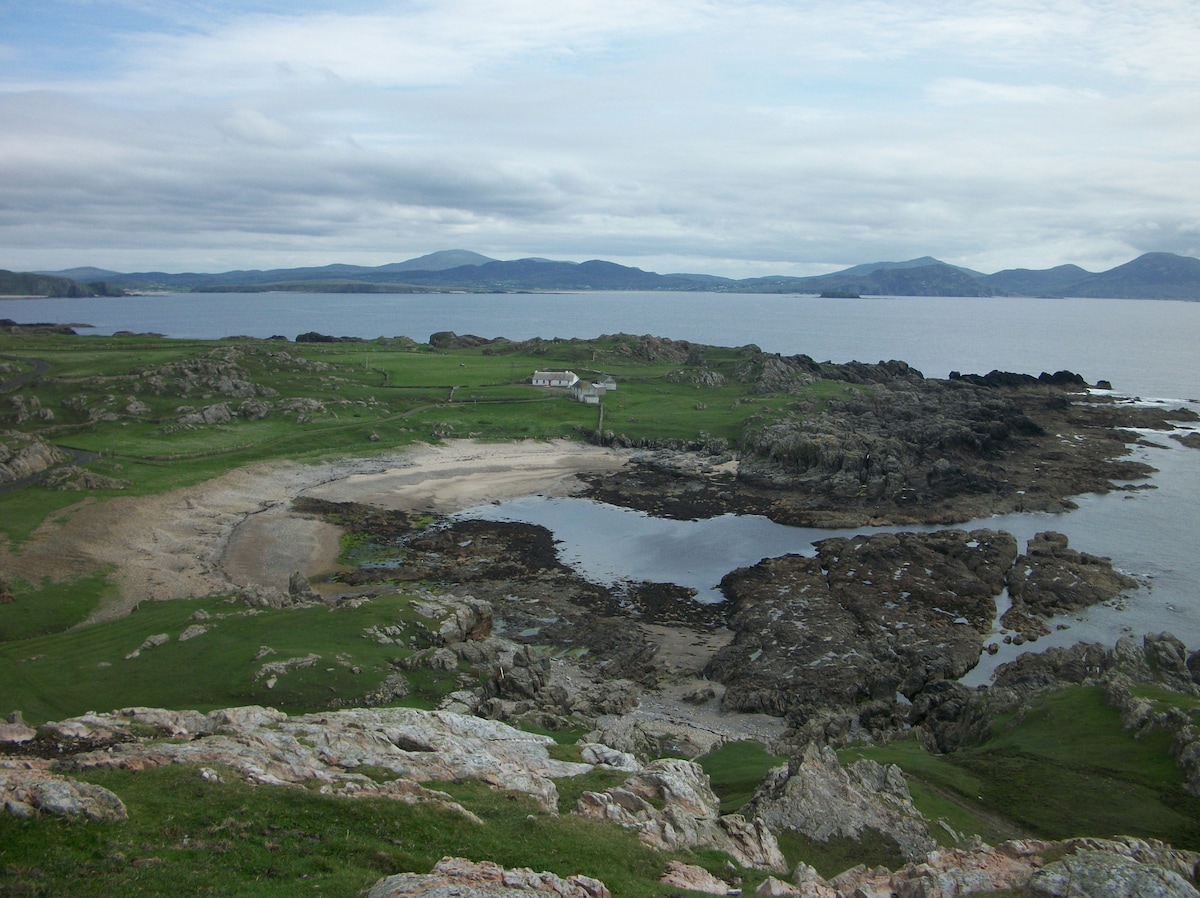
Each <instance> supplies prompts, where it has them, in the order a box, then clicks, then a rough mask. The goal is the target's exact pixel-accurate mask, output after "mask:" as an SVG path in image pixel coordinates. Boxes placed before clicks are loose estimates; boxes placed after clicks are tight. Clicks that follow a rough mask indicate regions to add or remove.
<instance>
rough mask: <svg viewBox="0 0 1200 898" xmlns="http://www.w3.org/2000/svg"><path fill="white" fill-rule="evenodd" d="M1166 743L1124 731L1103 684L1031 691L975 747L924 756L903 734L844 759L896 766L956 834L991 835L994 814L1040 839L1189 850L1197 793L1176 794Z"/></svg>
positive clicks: (1177, 778)
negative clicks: (1028, 699)
mask: <svg viewBox="0 0 1200 898" xmlns="http://www.w3.org/2000/svg"><path fill="white" fill-rule="evenodd" d="M1170 740H1171V737H1170V735H1169V734H1166V733H1152V734H1150V735H1148V736H1144V737H1142V738H1135V736H1134V735H1133V734H1132V733H1128V732H1124V731H1123V730H1122V729H1121V722H1120V715H1119V713H1118V712H1117V710H1116V709H1115V708H1112V707H1109V706H1108V705H1107V704H1106V703H1105V701H1104V693H1103V690H1101V689H1099V688H1097V687H1074V688H1069V689H1064V690H1061V691H1058V692H1054V693H1051V694H1048V695H1043V696H1039V697H1037V698H1036V699H1035V700H1034V702H1033V703H1032V704H1031V706H1030V708H1029V710H1028V711H1027V712H1026V713H1024V714H1022V715H1013V716H1010V717H1009V718H1007V719H1003V720H1001V721H999V722H998V723H997V724H996V726H995V728H994V730H993V732H992V733H991V735H990V736H989V738H988V739H987V740H986V741H985V742H984V743H983V744H982V745H980V746H978V747H975V748H971V749H967V750H963V751H959V752H955V753H953V754H948V755H941V756H932V755H929V754H928V753H926V752H924V750H922V749H921V748H920V747H919V746H917V744H916V743H915V741H911V740H910V741H904V742H894V743H890V744H888V745H883V746H876V747H872V748H866V749H854V750H852V751H847V752H843V758H844V759H846V760H849V759H851V758H855V757H869V758H873V759H874V760H876V761H879V762H880V763H895V764H898V765H899V766H900V767H901V768H903V769H904V771H905V773H906V775H907V776H908V777H909V780H910V783H912V784H913V796H914V801H915V802H916V804H917V807H918V809H920V810H921V811H922V812H923V813H925V814H926V815H927V816H929V817H931V818H932V819H938V818H939V817H946V818H947V819H948V822H950V824H951V826H954V827H955V829H958V830H959V831H960V832H967V833H970V832H978V833H980V834H981V835H983V836H984V837H985V838H995V834H994V833H993V834H991V835H989V828H990V827H993V826H994V825H995V821H996V820H997V819H999V820H1000V821H1002V822H1004V823H1006V824H1007V825H1009V826H1014V827H1017V828H1019V829H1020V830H1022V831H1024V832H1025V833H1027V834H1030V835H1034V836H1038V837H1042V838H1048V839H1065V838H1070V837H1073V836H1083V835H1088V836H1097V837H1107V836H1116V835H1133V836H1138V837H1141V838H1154V839H1162V840H1164V841H1168V842H1171V843H1172V844H1174V845H1175V846H1177V847H1180V848H1187V849H1191V850H1195V849H1197V848H1200V799H1196V798H1192V797H1190V796H1188V795H1186V794H1185V793H1184V792H1183V788H1182V787H1183V777H1182V773H1181V772H1180V771H1179V769H1178V768H1177V767H1176V766H1175V763H1174V760H1173V759H1172V758H1171V756H1170V754H1169V747H1170ZM955 807H956V808H957V810H953V809H954V808H955Z"/></svg>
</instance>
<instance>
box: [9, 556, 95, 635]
mask: <svg viewBox="0 0 1200 898" xmlns="http://www.w3.org/2000/svg"><path fill="white" fill-rule="evenodd" d="M111 588H112V586H111V584H110V583H109V580H108V575H107V573H105V572H99V573H96V574H92V575H91V576H89V577H83V578H81V579H79V580H73V581H68V582H61V583H53V582H51V580H50V578H49V577H46V578H43V580H42V582H41V583H40V584H38V585H34V584H31V583H26V582H24V581H18V582H17V583H16V584H14V588H13V596H14V601H13V602H11V603H9V604H3V605H0V645H2V644H3V643H6V642H17V641H20V640H24V639H32V638H34V637H38V636H49V635H52V634H54V633H61V632H63V631H64V630H68V629H70V628H71V627H74V626H75V625H77V624H80V623H83V621H84V620H86V619H87V617H88V615H89V614H91V613H92V612H93V611H94V610H95V609H96V608H97V607H98V606H99V605H100V602H101V600H102V599H103V598H104V596H105V595H107V594H108V593H109V591H110V590H111Z"/></svg>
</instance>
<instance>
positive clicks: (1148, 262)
mask: <svg viewBox="0 0 1200 898" xmlns="http://www.w3.org/2000/svg"><path fill="white" fill-rule="evenodd" d="M160 290H161V291H180V292H195V293H216V292H268V291H298V292H320V293H426V292H439V291H470V292H480V293H483V292H530V291H563V290H696V291H708V292H722V293H820V294H826V295H831V296H855V295H858V296H874V295H880V296H1047V297H1060V296H1080V297H1112V298H1116V299H1188V300H1200V259H1194V258H1192V257H1190V256H1178V255H1174V254H1172V253H1146V254H1145V255H1142V256H1139V257H1138V258H1136V259H1134V260H1133V261H1131V262H1127V263H1125V264H1124V265H1118V266H1117V267H1116V268H1112V269H1110V270H1108V271H1102V272H1090V271H1086V270H1085V269H1083V268H1080V267H1079V266H1078V265H1060V266H1058V267H1056V268H1048V269H1044V270H1031V269H1025V268H1013V269H1007V270H1005V271H998V272H996V273H995V274H983V273H982V272H978V271H972V270H971V269H969V268H960V267H958V266H955V265H948V264H947V263H945V262H941V261H939V260H938V259H934V258H932V257H930V256H923V257H921V258H919V259H910V260H908V261H907V262H872V263H868V264H865V265H855V266H853V267H851V268H847V269H845V270H843V271H837V272H834V273H832V274H825V275H820V276H817V277H778V276H775V277H761V278H744V279H741V280H735V279H732V278H723V277H717V276H715V275H706V274H657V273H655V272H652V271H643V270H642V269H640V268H630V267H628V266H625V265H618V264H616V263H615V262H605V261H601V260H592V261H590V262H559V261H554V260H551V259H536V258H531V259H516V260H513V261H507V262H505V261H500V260H498V259H492V258H489V257H487V256H483V255H480V254H479V253H473V252H470V251H468V250H447V251H444V252H437V253H431V254H429V255H427V256H420V257H418V258H415V259H409V260H408V261H406V262H396V263H392V264H390V265H380V266H377V267H364V266H359V265H326V266H323V267H320V268H280V269H272V270H268V271H258V270H253V271H226V272H223V273H220V274H200V273H182V274H169V273H167V272H161V271H150V272H138V273H133V274H125V273H121V272H117V271H106V270H104V269H100V268H72V269H68V270H66V271H54V272H40V273H36V274H30V273H25V274H14V273H13V272H6V271H0V294H4V295H13V294H20V295H42V296H49V295H52V296H69V295H112V294H117V293H121V292H145V291H160Z"/></svg>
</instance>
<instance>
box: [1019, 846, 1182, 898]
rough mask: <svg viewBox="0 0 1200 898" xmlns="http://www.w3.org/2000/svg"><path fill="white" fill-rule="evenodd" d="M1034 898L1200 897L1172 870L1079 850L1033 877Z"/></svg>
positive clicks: (1114, 855) (1032, 894) (1098, 852)
mask: <svg viewBox="0 0 1200 898" xmlns="http://www.w3.org/2000/svg"><path fill="white" fill-rule="evenodd" d="M1027 892H1028V894H1029V895H1030V896H1032V898H1198V896H1200V892H1197V891H1196V887H1195V886H1193V885H1192V884H1191V883H1190V882H1188V881H1187V880H1186V879H1184V878H1183V877H1182V876H1180V875H1179V874H1178V873H1175V872H1174V871H1171V870H1165V869H1163V868H1162V867H1158V866H1154V865H1151V864H1141V863H1138V862H1137V861H1135V860H1133V859H1132V858H1128V857H1124V856H1122V855H1119V854H1113V853H1111V852H1106V851H1079V852H1077V853H1075V854H1073V855H1071V856H1070V857H1065V858H1063V859H1062V860H1058V861H1055V862H1054V863H1052V864H1048V865H1047V866H1046V867H1045V868H1043V869H1041V870H1038V871H1037V872H1035V873H1034V874H1033V876H1032V877H1030V880H1029V885H1028V887H1027Z"/></svg>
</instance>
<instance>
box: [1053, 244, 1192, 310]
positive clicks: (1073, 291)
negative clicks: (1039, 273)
mask: <svg viewBox="0 0 1200 898" xmlns="http://www.w3.org/2000/svg"><path fill="white" fill-rule="evenodd" d="M1059 295H1060V296H1112V297H1118V298H1127V299H1200V259H1193V258H1192V257H1191V256H1177V255H1175V254H1173V253H1146V254H1145V255H1144V256H1138V257H1137V258H1136V259H1134V260H1133V261H1132V262H1126V263H1125V264H1124V265H1118V266H1117V267H1116V268H1112V269H1109V270H1108V271H1102V272H1100V273H1099V274H1093V275H1089V276H1088V277H1086V278H1084V279H1083V280H1081V281H1079V282H1078V283H1075V284H1071V285H1069V286H1067V287H1066V288H1064V289H1063V291H1062V292H1061V293H1060V294H1059Z"/></svg>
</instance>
